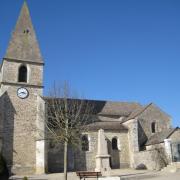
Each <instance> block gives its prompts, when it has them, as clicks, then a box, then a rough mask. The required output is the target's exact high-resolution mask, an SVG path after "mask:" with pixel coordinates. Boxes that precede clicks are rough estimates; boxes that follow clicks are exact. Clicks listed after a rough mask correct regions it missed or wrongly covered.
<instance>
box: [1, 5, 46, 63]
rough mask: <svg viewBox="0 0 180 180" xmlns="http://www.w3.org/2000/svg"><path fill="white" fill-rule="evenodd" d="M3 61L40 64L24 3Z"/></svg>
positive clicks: (39, 56) (33, 33)
mask: <svg viewBox="0 0 180 180" xmlns="http://www.w3.org/2000/svg"><path fill="white" fill-rule="evenodd" d="M4 59H10V60H11V59H12V60H13V59H14V60H22V61H30V62H40V63H41V62H42V56H41V53H40V49H39V45H38V41H37V39H36V34H35V31H34V28H33V25H32V22H31V17H30V13H29V9H28V6H27V4H26V2H24V4H23V7H22V9H21V12H20V15H19V18H18V21H17V23H16V26H15V29H14V31H13V33H12V37H11V40H10V42H9V46H8V48H7V51H6V55H5V57H4Z"/></svg>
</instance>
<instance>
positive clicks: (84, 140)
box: [81, 135, 89, 151]
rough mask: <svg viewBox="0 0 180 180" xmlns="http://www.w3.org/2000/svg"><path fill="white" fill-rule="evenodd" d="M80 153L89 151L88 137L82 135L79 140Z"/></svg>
mask: <svg viewBox="0 0 180 180" xmlns="http://www.w3.org/2000/svg"><path fill="white" fill-rule="evenodd" d="M81 147H82V151H89V140H88V135H83V136H82V138H81Z"/></svg>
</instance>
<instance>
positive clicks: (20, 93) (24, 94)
mask: <svg viewBox="0 0 180 180" xmlns="http://www.w3.org/2000/svg"><path fill="white" fill-rule="evenodd" d="M17 96H18V97H19V98H21V99H25V98H27V97H28V96H29V92H28V90H27V89H26V88H23V87H21V88H19V89H18V90H17Z"/></svg>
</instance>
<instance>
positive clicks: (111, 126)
mask: <svg viewBox="0 0 180 180" xmlns="http://www.w3.org/2000/svg"><path fill="white" fill-rule="evenodd" d="M87 127H88V130H90V131H93V130H94V131H97V130H99V129H104V130H117V131H119V130H128V129H127V128H126V127H125V126H123V125H122V124H120V122H112V121H111V122H107V121H106V122H94V123H92V124H90V125H88V126H87Z"/></svg>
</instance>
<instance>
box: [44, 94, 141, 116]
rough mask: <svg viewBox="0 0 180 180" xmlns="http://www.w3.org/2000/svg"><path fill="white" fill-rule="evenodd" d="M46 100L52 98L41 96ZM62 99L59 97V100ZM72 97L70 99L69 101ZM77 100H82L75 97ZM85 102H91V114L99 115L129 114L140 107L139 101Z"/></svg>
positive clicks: (89, 101)
mask: <svg viewBox="0 0 180 180" xmlns="http://www.w3.org/2000/svg"><path fill="white" fill-rule="evenodd" d="M43 99H44V100H45V101H46V102H48V101H52V100H53V98H49V97H43ZM61 100H62V99H59V101H61ZM71 100H73V99H70V101H71ZM77 100H78V101H82V100H80V99H77ZM83 101H85V102H87V103H90V104H92V106H93V109H94V111H93V114H99V115H107V116H108V115H112V116H126V117H127V116H129V115H130V114H131V113H132V112H133V111H135V110H137V109H139V108H140V107H142V106H141V105H140V104H139V103H135V102H112V101H98V100H83Z"/></svg>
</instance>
